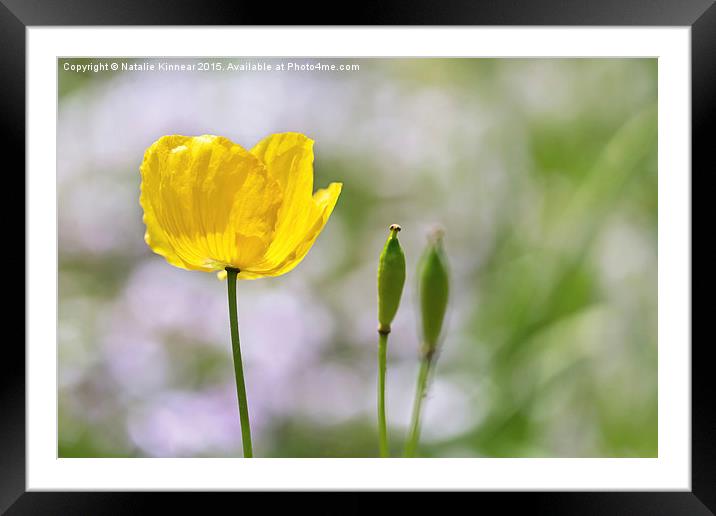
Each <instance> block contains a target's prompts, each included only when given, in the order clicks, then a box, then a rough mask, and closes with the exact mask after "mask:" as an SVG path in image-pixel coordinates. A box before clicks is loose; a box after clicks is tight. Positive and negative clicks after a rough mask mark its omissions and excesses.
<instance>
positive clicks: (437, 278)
mask: <svg viewBox="0 0 716 516" xmlns="http://www.w3.org/2000/svg"><path fill="white" fill-rule="evenodd" d="M442 237H443V232H442V230H435V231H434V232H433V233H432V234H431V235H430V236H429V237H428V247H427V248H426V249H425V252H424V254H423V256H422V258H421V260H420V264H419V265H418V295H419V300H420V315H421V319H422V332H423V335H422V337H423V349H422V352H423V354H424V355H431V354H432V353H433V352H434V351H435V349H436V348H437V345H438V341H439V339H440V333H441V331H442V326H443V321H444V319H445V311H446V309H447V302H448V292H449V278H448V269H447V260H446V257H445V251H444V250H443V243H442Z"/></svg>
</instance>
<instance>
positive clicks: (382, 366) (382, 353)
mask: <svg viewBox="0 0 716 516" xmlns="http://www.w3.org/2000/svg"><path fill="white" fill-rule="evenodd" d="M387 353H388V333H385V332H382V331H379V332H378V446H379V448H380V456H381V457H389V456H390V452H389V450H388V429H387V424H386V418H385V370H386V361H387V357H386V355H387Z"/></svg>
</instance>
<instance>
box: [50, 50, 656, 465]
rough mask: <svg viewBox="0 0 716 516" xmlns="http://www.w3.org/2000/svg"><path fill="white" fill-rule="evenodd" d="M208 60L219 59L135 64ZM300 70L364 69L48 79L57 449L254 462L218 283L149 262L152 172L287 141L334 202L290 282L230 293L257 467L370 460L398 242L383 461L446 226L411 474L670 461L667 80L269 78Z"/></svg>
mask: <svg viewBox="0 0 716 516" xmlns="http://www.w3.org/2000/svg"><path fill="white" fill-rule="evenodd" d="M197 61H208V62H218V61H217V60H203V59H202V60H165V59H160V60H157V59H148V60H137V61H136V62H138V63H141V62H155V63H157V62H172V63H176V62H197ZM219 61H221V62H222V63H223V64H226V63H228V62H229V61H232V62H235V63H237V64H238V63H246V62H247V60H246V59H233V60H219ZM253 61H255V62H258V61H257V60H253ZM264 61H265V60H262V62H264ZM288 61H292V62H298V63H306V62H319V61H320V62H321V63H334V64H359V66H360V70H354V71H343V72H341V71H333V72H317V71H305V72H295V71H294V72H158V71H155V72H116V73H115V72H111V71H105V72H98V73H77V72H73V71H66V70H65V66H64V64H65V63H66V62H67V63H71V64H83V63H84V64H86V63H90V62H94V63H99V62H107V63H109V62H111V61H104V60H102V59H71V60H62V59H61V60H59V61H58V77H59V108H58V109H59V111H58V145H57V152H58V156H57V192H58V206H59V213H58V218H59V250H58V253H59V256H58V267H59V333H58V335H59V342H58V353H59V386H58V388H59V443H58V446H59V455H60V456H61V457H117V456H119V457H125V456H126V457H144V456H149V457H169V456H172V457H174V456H176V457H191V456H212V457H213V456H220V457H223V456H240V455H241V444H240V442H241V440H240V427H239V421H238V416H237V409H236V394H235V385H234V379H233V368H232V362H231V353H230V337H229V327H228V312H227V305H226V284H225V283H224V282H221V281H219V280H217V278H216V277H215V276H214V275H213V274H206V273H200V272H188V271H184V270H180V269H176V268H173V267H171V266H169V265H168V264H167V263H165V261H164V260H163V259H162V258H161V257H159V256H156V255H153V254H152V253H151V252H150V250H149V249H148V248H147V246H146V245H145V244H144V240H143V234H144V226H143V224H142V212H141V209H140V206H139V203H138V198H139V184H140V176H139V170H138V169H139V165H140V163H141V160H142V156H143V153H144V149H145V148H146V147H148V146H149V145H150V144H151V143H152V142H153V141H154V140H156V139H157V138H158V137H160V136H162V135H164V134H174V133H178V134H187V135H198V134H204V133H209V134H219V135H223V136H227V137H229V138H230V139H232V140H234V141H235V142H237V143H240V144H242V145H244V146H245V147H249V148H250V147H251V146H252V145H253V144H254V143H255V142H257V141H258V140H259V139H261V138H262V137H264V136H265V135H267V134H269V133H272V132H281V131H299V132H303V133H305V134H307V135H309V136H310V137H312V138H313V139H314V140H315V141H316V144H315V153H316V160H315V186H316V187H323V186H326V185H327V184H328V183H329V182H331V181H342V182H343V183H344V189H343V193H342V195H341V198H340V200H339V202H338V205H337V207H336V209H335V211H334V213H333V215H332V217H331V219H330V221H329V223H328V225H327V227H326V229H325V230H324V232H323V233H322V234H321V236H320V237H319V239H318V240H317V242H316V244H315V245H314V247H313V249H312V250H311V251H310V253H309V254H308V256H307V257H306V259H305V260H304V261H303V262H302V263H301V264H300V265H299V266H298V267H297V268H296V269H295V270H294V271H292V272H291V273H289V274H287V275H285V276H281V277H279V278H273V279H264V280H258V281H245V282H240V283H239V290H238V297H239V300H238V306H239V321H240V329H241V337H242V348H243V353H244V360H245V370H246V376H247V388H248V395H249V406H250V414H251V419H252V430H253V435H254V449H255V452H256V454H257V456H264V457H323V456H326V457H354V456H358V457H360V456H376V455H377V433H376V429H375V420H376V416H375V413H376V409H375V398H376V378H377V367H376V353H377V341H376V331H375V330H376V324H377V323H376V287H375V274H376V267H377V259H378V255H379V253H380V251H381V248H382V245H383V242H384V240H385V238H386V235H387V227H388V225H389V224H391V223H394V222H395V223H400V224H401V225H402V226H403V232H402V233H401V234H400V238H401V242H402V244H403V247H404V249H405V252H406V255H407V264H408V282H407V285H406V291H405V294H404V296H403V302H402V306H401V309H400V311H399V313H398V316H397V319H396V321H395V323H394V325H393V333H392V334H391V338H390V347H389V353H388V355H389V357H388V380H387V389H388V390H387V399H388V419H389V431H390V439H391V447H392V448H393V452H394V454H399V453H400V449H401V444H402V441H403V439H404V436H405V433H406V427H407V424H408V421H409V412H410V407H411V402H412V397H413V392H414V388H415V380H416V375H417V368H418V360H417V354H418V342H417V336H418V332H417V327H418V321H417V314H416V311H415V288H414V287H415V285H414V280H415V266H416V264H417V261H418V258H419V256H420V254H421V252H422V250H423V248H424V244H425V242H426V238H425V237H426V233H427V231H428V230H429V228H430V227H431V226H432V225H433V224H436V223H437V224H440V225H441V226H443V227H444V228H445V231H446V237H445V246H446V251H447V254H448V257H449V260H450V265H451V274H452V285H453V287H452V293H451V304H450V309H449V315H448V317H449V320H448V328H447V332H446V336H445V340H444V342H443V347H442V352H441V355H440V358H439V361H438V366H437V371H436V376H435V378H434V381H433V384H432V386H431V388H430V393H429V395H428V399H427V402H426V406H425V413H424V420H423V433H422V439H421V448H420V454H421V455H423V456H435V457H438V456H439V457H483V456H486V457H654V456H656V455H657V133H656V99H657V63H656V60H654V59H525V60H517V59H351V60H328V59H322V60H305V59H296V60H273V61H268V62H271V63H273V64H276V63H280V62H288ZM120 62H121V61H120Z"/></svg>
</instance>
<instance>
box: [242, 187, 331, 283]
mask: <svg viewBox="0 0 716 516" xmlns="http://www.w3.org/2000/svg"><path fill="white" fill-rule="evenodd" d="M342 188H343V184H342V183H331V184H330V185H329V186H328V188H324V189H321V190H318V191H317V192H316V193H315V195H313V198H312V203H313V207H312V208H313V209H312V210H311V212H312V216H311V220H310V222H309V224H308V226H307V227H306V228H305V231H303V233H302V234H303V238H302V240H301V241H300V242H299V243H298V244H297V245H296V246H295V247H294V248H293V249H292V250H291V251H290V252H289V253H288V254H287V255H286V256H285V257H284V259H283V260H282V261H281V262H280V263H278V264H277V265H276V266H274V267H273V268H271V269H269V270H265V271H262V272H261V273H260V274H257V275H256V276H255V277H262V276H280V275H281V274H285V273H287V272H289V271H290V270H292V269H293V268H294V267H296V266H297V265H298V264H299V263H301V260H303V258H304V257H305V256H306V254H307V253H308V251H309V250H310V249H311V247H312V246H313V244H314V242H315V241H316V238H318V235H319V234H320V233H321V231H322V230H323V227H324V226H325V225H326V222H328V218H329V217H330V216H331V213H332V212H333V208H334V207H335V205H336V202H337V201H338V197H339V195H340V194H341V189H342ZM244 279H253V278H252V277H249V275H246V276H245V277H244Z"/></svg>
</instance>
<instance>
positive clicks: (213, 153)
mask: <svg viewBox="0 0 716 516" xmlns="http://www.w3.org/2000/svg"><path fill="white" fill-rule="evenodd" d="M140 170H141V174H142V193H141V196H140V203H141V205H142V207H143V208H144V221H145V224H146V225H147V235H148V236H147V243H148V244H149V245H150V247H151V248H152V249H153V250H154V251H155V252H156V253H157V254H160V255H162V256H164V257H165V258H166V259H167V261H168V262H169V263H171V264H172V265H177V266H180V267H184V268H187V269H194V270H204V271H211V270H221V269H223V268H225V267H235V268H238V269H244V268H248V267H250V266H251V265H252V264H254V263H256V262H257V261H259V260H260V259H261V257H262V256H263V255H264V254H265V252H266V250H267V249H268V247H269V245H270V244H271V242H272V240H273V234H274V228H275V227H276V221H277V216H278V208H279V206H280V205H281V200H282V191H281V187H280V183H279V181H278V180H276V179H273V178H271V177H269V175H268V172H267V170H266V167H265V166H264V165H263V163H262V162H261V161H260V160H258V159H257V158H256V157H255V156H254V155H252V154H251V153H249V152H247V151H246V150H245V149H243V148H242V147H241V146H239V145H236V144H234V143H232V142H231V141H230V140H228V139H226V138H222V137H217V136H198V137H187V136H177V135H174V136H164V137H162V138H160V139H159V140H157V141H156V142H155V143H154V144H152V146H150V147H149V149H147V151H146V153H145V156H144V161H143V163H142V166H141V168H140Z"/></svg>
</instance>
